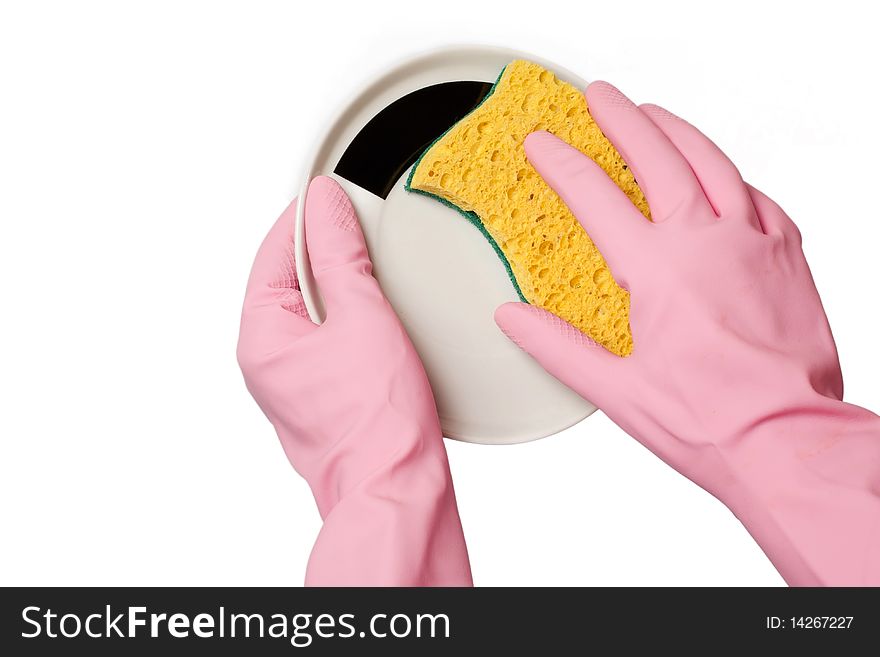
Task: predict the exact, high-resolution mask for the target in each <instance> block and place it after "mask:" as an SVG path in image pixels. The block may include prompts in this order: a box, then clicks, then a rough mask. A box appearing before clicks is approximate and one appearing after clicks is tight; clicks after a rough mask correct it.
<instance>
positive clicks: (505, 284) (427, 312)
mask: <svg viewBox="0 0 880 657" xmlns="http://www.w3.org/2000/svg"><path fill="white" fill-rule="evenodd" d="M515 59H528V60H530V61H533V62H536V63H539V64H541V65H542V66H544V67H546V68H548V69H550V70H552V71H553V72H554V73H556V75H557V76H559V77H560V78H561V79H563V80H566V81H568V82H571V83H572V84H574V85H576V86H578V87H579V88H584V87H586V82H584V80H582V79H580V78H578V77H577V76H575V75H573V74H572V73H570V72H568V71H566V70H565V69H563V68H561V67H560V66H557V65H555V64H552V63H549V62H545V61H542V60H541V59H540V58H537V57H534V56H533V55H529V54H526V53H522V52H517V51H514V50H507V49H502V48H492V47H483V46H469V47H459V48H451V49H446V50H442V51H436V52H432V53H428V54H425V55H422V56H419V57H415V58H413V59H410V60H408V61H406V62H404V63H402V64H401V65H399V66H398V67H396V68H394V69H392V70H390V71H389V72H388V73H386V74H385V75H383V76H381V77H380V78H379V79H377V80H375V81H374V82H372V83H371V84H370V85H368V86H367V87H366V88H365V89H364V90H363V91H362V92H361V93H360V94H358V95H356V96H354V99H353V100H352V101H351V103H350V104H349V105H348V106H347V107H345V108H344V109H343V111H342V112H341V113H340V114H339V115H338V117H337V118H336V119H335V120H334V121H333V122H332V123H331V124H330V127H329V129H328V130H327V131H326V132H325V133H324V136H323V137H322V138H321V139H320V140H319V143H318V145H317V147H316V149H315V151H314V153H313V155H312V157H311V158H310V160H309V161H308V165H307V169H306V171H307V173H306V176H305V180H304V181H303V186H302V190H301V192H300V196H299V198H300V203H299V204H298V206H297V216H296V263H297V274H298V276H299V280H300V285H301V286H302V291H303V296H304V298H305V303H306V306H307V308H308V310H309V314H310V315H311V317H312V319H313V320H315V321H317V322H320V321H321V320H322V319H323V316H324V313H323V304H322V302H321V298H320V294H319V291H318V289H317V287H316V285H315V281H314V278H313V277H312V274H311V269H310V267H309V262H308V252H307V249H306V245H305V240H304V234H305V231H304V218H303V212H304V210H303V209H304V208H305V205H306V204H305V197H306V194H307V189H308V183H309V181H310V180H311V179H312V178H313V177H314V176H317V175H332V176H333V177H334V178H335V179H336V180H337V181H339V183H340V184H341V185H342V187H343V188H344V189H345V191H346V192H348V194H349V196H351V200H352V203H353V204H354V207H355V209H356V210H357V213H358V217H359V218H360V222H361V226H362V227H363V231H364V235H365V237H366V241H367V247H368V248H369V251H370V256H371V258H372V260H373V271H374V274H375V276H376V278H377V279H378V280H379V283H380V284H381V286H382V289H383V290H384V292H385V295H386V296H387V297H388V300H389V301H390V302H391V305H392V306H394V309H395V310H396V311H397V314H398V315H399V316H400V319H401V321H402V322H403V324H404V326H405V327H406V330H407V332H408V333H409V336H410V338H411V339H412V341H413V344H414V345H415V347H416V350H417V351H418V353H419V355H420V356H421V358H422V361H423V362H424V364H425V370H426V371H427V373H428V378H429V379H430V382H431V386H432V387H433V390H434V396H435V398H436V401H437V408H438V411H439V414H440V423H441V425H442V427H443V433H444V435H446V436H448V437H449V438H455V439H458V440H463V441H467V442H473V443H487V444H508V443H519V442H525V441H528V440H534V439H537V438H543V437H545V436H549V435H551V434H554V433H557V432H558V431H561V430H563V429H565V428H567V427H570V426H571V425H573V424H575V423H577V422H579V421H580V420H582V419H583V418H585V417H587V416H588V415H590V414H591V413H592V412H593V411H595V410H596V409H595V406H593V405H592V404H590V403H589V402H586V401H584V400H583V399H582V398H581V397H579V396H578V395H576V394H575V393H574V392H572V391H571V390H569V389H568V388H566V387H565V386H563V385H562V384H561V383H559V382H558V381H557V380H556V379H554V378H553V377H551V376H550V375H549V374H547V373H546V372H545V371H544V370H543V369H542V368H541V367H540V366H539V365H538V364H537V363H536V362H535V361H533V360H532V359H531V358H530V357H529V356H528V355H526V354H525V353H523V352H522V351H521V350H520V349H519V348H518V347H516V346H515V345H514V344H513V343H511V342H510V341H509V340H508V339H507V338H506V337H505V336H504V335H503V334H502V333H501V331H500V330H499V329H498V327H497V326H496V325H495V322H494V320H493V313H494V311H495V308H497V307H498V306H499V305H500V304H502V303H504V302H506V301H517V300H518V298H517V295H516V292H515V291H514V289H513V285H512V284H511V282H510V280H509V279H508V277H507V274H506V272H505V269H504V266H503V265H502V263H501V261H500V260H499V259H498V256H497V255H496V254H495V253H494V251H493V250H492V247H491V246H490V245H489V243H488V242H487V241H486V239H485V238H484V237H483V236H482V235H481V234H480V232H479V231H478V230H477V229H476V228H474V226H472V225H471V224H470V223H469V222H468V221H466V220H465V219H464V218H463V217H462V216H461V215H459V214H458V213H457V212H455V211H454V210H452V209H450V208H447V207H446V206H444V205H442V204H441V203H439V202H437V201H436V200H433V199H430V198H427V197H425V196H422V195H419V194H412V193H408V192H406V191H405V190H404V189H403V183H404V181H405V180H406V176H407V174H408V173H409V168H410V167H406V169H405V170H403V171H402V173H401V175H400V177H399V179H398V180H397V182H396V183H395V184H394V187H393V188H392V189H391V191H390V193H389V194H388V196H387V198H386V199H384V200H383V199H382V198H381V197H380V196H377V195H376V194H374V193H372V192H369V191H367V190H366V189H364V188H362V187H360V186H358V185H356V184H354V183H352V182H350V181H348V180H346V179H345V178H343V177H341V176H339V175H336V174H334V173H333V172H334V169H335V168H336V167H337V164H338V163H339V161H340V158H341V157H342V155H343V153H345V151H346V149H347V148H348V146H349V145H350V144H351V143H352V141H353V140H354V139H355V137H356V136H357V135H358V133H359V132H360V131H361V129H362V128H364V126H366V125H367V123H368V122H369V121H370V120H371V119H372V118H373V117H374V116H376V115H377V114H378V113H379V112H381V111H382V110H383V109H385V108H386V107H387V106H388V105H390V104H391V103H392V102H394V101H396V100H398V99H400V98H403V97H404V96H407V95H408V94H410V93H411V92H414V91H416V90H419V89H423V88H425V87H429V86H432V85H436V84H439V83H444V82H452V81H460V80H473V81H480V82H489V83H491V82H494V81H495V79H496V78H497V77H498V74H499V73H500V72H501V69H502V68H504V66H506V65H507V64H508V63H510V62H511V61H513V60H515ZM410 120H411V121H418V120H419V117H418V116H412V117H411V119H410ZM446 127H449V126H446Z"/></svg>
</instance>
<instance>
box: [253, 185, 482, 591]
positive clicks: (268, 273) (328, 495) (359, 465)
mask: <svg viewBox="0 0 880 657" xmlns="http://www.w3.org/2000/svg"><path fill="white" fill-rule="evenodd" d="M295 206H296V202H295V201H294V203H292V204H291V205H290V207H289V208H287V210H286V211H285V212H284V214H282V215H281V218H280V219H279V220H278V222H277V223H276V224H275V226H274V227H273V228H272V230H271V232H270V233H269V235H268V237H266V240H265V241H264V242H263V245H262V246H261V247H260V251H259V253H258V254H257V258H256V261H255V262H254V267H253V271H252V272H251V277H250V281H249V283H248V289H247V294H246V297H245V302H244V310H243V312H242V318H241V335H240V338H239V343H238V361H239V364H240V365H241V369H242V372H243V373H244V378H245V382H246V383H247V387H248V389H249V390H250V392H251V394H252V395H253V396H254V399H256V401H257V403H258V404H259V405H260V408H262V409H263V412H264V413H265V414H266V416H267V417H268V418H269V421H270V422H271V423H272V424H273V425H274V427H275V430H276V432H277V433H278V437H279V438H280V439H281V445H282V446H283V447H284V451H285V452H286V454H287V457H288V459H290V462H291V464H293V466H294V468H295V469H296V470H297V472H299V473H300V474H301V475H302V476H303V477H304V478H305V479H306V481H308V483H309V485H310V486H311V488H312V492H313V493H314V495H315V500H316V501H317V503H318V509H319V511H320V513H321V517H322V518H323V519H324V526H323V528H322V529H321V533H320V535H319V536H318V539H317V542H316V543H315V547H314V549H313V550H312V555H311V558H310V559H309V565H308V569H307V572H306V584H307V585H330V586H333V585H354V586H360V585H381V586H470V585H471V584H472V582H471V573H470V566H469V564H468V557H467V549H466V547H465V542H464V536H463V534H462V530H461V523H460V521H459V517H458V510H457V508H456V504H455V493H454V492H453V488H452V479H451V478H450V475H449V465H448V463H447V460H446V450H445V448H444V446H443V436H442V434H441V432H440V422H439V420H438V418H437V410H436V408H435V405H434V398H433V395H432V394H431V388H430V386H429V385H428V380H427V378H426V376H425V371H424V369H423V368H422V364H421V361H420V360H419V358H418V356H417V355H416V352H415V349H413V346H412V344H411V343H410V341H409V337H407V335H406V332H405V331H404V329H403V327H402V326H401V324H400V322H399V321H398V319H397V316H396V315H395V314H394V311H393V310H392V309H391V306H390V305H389V304H388V302H387V301H386V300H385V297H384V296H383V294H382V291H381V290H380V289H379V284H378V283H377V282H376V279H375V278H373V276H372V275H371V271H372V265H371V263H370V259H369V256H368V255H367V249H366V246H365V245H364V238H363V235H362V233H361V229H360V225H359V224H358V220H357V217H356V216H355V213H354V209H353V208H352V205H351V202H350V201H349V199H348V197H347V196H346V194H345V192H344V191H343V190H342V188H341V187H340V186H339V185H338V184H337V183H336V182H335V181H333V180H332V179H330V178H324V177H319V178H315V179H314V180H313V181H312V183H311V185H310V187H309V194H308V198H307V202H306V212H305V217H306V235H307V240H308V248H309V259H310V261H311V265H312V269H313V271H314V273H315V278H316V280H317V282H318V285H319V287H320V288H321V292H322V294H323V296H324V300H325V303H326V307H327V319H326V321H325V322H324V323H323V324H322V325H321V326H316V325H315V324H313V323H312V322H311V321H310V320H309V319H308V316H307V313H306V310H305V305H304V303H303V299H302V294H301V293H300V291H299V284H298V282H297V278H296V267H295V266H294V259H293V237H292V236H293V225H294V215H295Z"/></svg>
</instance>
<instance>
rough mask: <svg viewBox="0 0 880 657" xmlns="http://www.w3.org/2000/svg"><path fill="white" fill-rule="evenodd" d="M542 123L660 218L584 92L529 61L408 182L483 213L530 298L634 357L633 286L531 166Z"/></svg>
mask: <svg viewBox="0 0 880 657" xmlns="http://www.w3.org/2000/svg"><path fill="white" fill-rule="evenodd" d="M536 130H547V131H549V132H551V133H553V134H554V135H556V136H557V137H559V138H561V139H563V140H565V141H566V142H568V143H569V144H571V145H572V146H574V147H575V148H577V149H578V150H580V151H581V152H583V153H585V154H586V155H588V156H589V157H590V158H592V159H593V160H595V161H596V162H597V163H598V164H599V166H601V167H602V169H604V170H605V172H606V173H607V174H608V175H609V176H610V177H611V179H612V180H614V181H615V182H616V183H617V185H618V186H619V187H620V188H621V189H622V190H623V191H624V192H625V193H626V195H627V196H628V197H629V198H630V200H631V201H632V202H633V203H634V204H635V205H636V207H638V208H639V210H641V212H642V214H644V215H645V217H646V218H647V219H650V211H649V209H648V203H647V201H646V200H645V197H644V195H643V194H642V191H641V190H640V189H639V187H638V185H637V184H636V181H635V178H634V177H633V175H632V172H631V171H630V170H629V169H628V167H627V165H626V163H625V162H624V161H623V158H622V157H621V156H620V154H619V153H618V152H617V151H616V150H615V149H614V146H612V145H611V142H610V141H608V139H607V138H606V137H605V135H603V134H602V131H601V130H600V129H599V126H598V125H596V122H595V121H594V120H593V117H592V116H590V112H589V110H588V109H587V102H586V99H585V98H584V94H583V92H582V91H580V90H578V89H576V88H575V87H574V86H572V85H570V84H568V83H566V82H563V81H561V80H559V79H558V78H557V77H556V76H555V75H554V74H553V73H551V72H550V71H548V70H546V69H545V68H543V67H541V66H539V65H537V64H534V63H532V62H527V61H522V60H520V61H515V62H512V63H511V64H509V65H508V66H507V67H506V68H505V69H504V71H503V72H502V74H501V77H500V78H499V79H498V82H497V83H496V85H495V88H494V90H493V92H492V94H491V95H490V96H489V97H488V98H487V99H486V100H485V101H484V102H483V103H482V104H481V105H480V106H479V107H477V108H476V109H475V110H474V111H473V112H471V113H470V114H469V115H468V116H466V117H465V118H464V119H462V120H461V121H459V122H458V123H457V124H456V125H455V126H453V127H452V128H451V129H450V130H449V131H447V132H446V133H445V134H444V135H443V136H442V137H440V139H438V140H437V141H436V142H435V143H434V144H432V145H431V146H430V147H429V148H428V150H427V151H425V153H424V154H423V155H422V157H421V158H420V159H419V161H418V162H417V163H416V165H415V167H414V168H413V171H412V172H411V174H410V178H409V180H408V182H407V188H408V189H411V190H415V191H420V192H423V193H426V194H430V195H432V196H437V197H439V198H440V199H442V200H444V201H446V202H447V203H451V204H453V205H454V206H455V207H456V208H458V209H460V210H461V211H462V212H463V213H468V215H469V216H470V218H472V220H474V219H476V220H478V221H479V222H480V223H481V224H482V228H483V230H484V231H485V232H487V233H488V235H489V236H490V237H491V238H492V239H493V240H494V242H495V245H496V246H497V248H498V249H500V251H501V253H500V254H499V255H501V256H502V257H503V259H506V261H507V263H506V264H507V266H508V268H509V270H510V272H511V275H512V276H513V277H514V278H515V280H514V284H515V285H517V287H518V289H519V292H520V293H521V295H522V296H523V298H525V300H526V301H528V302H529V303H532V304H534V305H537V306H541V307H542V308H545V309H547V310H549V311H551V312H553V313H555V314H556V315H559V316H560V317H562V318H563V319H565V320H566V321H568V322H570V323H571V324H573V325H574V326H576V327H577V328H578V329H580V330H581V331H583V332H584V333H585V334H587V335H588V336H590V337H591V338H592V339H593V340H595V341H596V342H598V343H599V344H601V345H603V346H604V347H606V348H607V349H608V350H610V351H612V352H613V353H616V354H618V355H620V356H627V355H629V354H630V353H631V352H632V334H631V333H630V328H629V293H627V291H626V290H624V289H623V288H621V287H620V286H618V285H617V283H616V282H615V281H614V278H613V277H612V275H611V272H610V271H609V269H608V266H607V264H606V263H605V260H604V258H602V254H600V253H599V250H598V249H597V248H596V246H595V245H594V244H593V242H592V240H590V238H589V236H588V235H587V233H586V232H585V231H584V229H583V227H582V226H581V225H580V224H579V223H578V221H577V219H576V218H575V217H574V215H572V213H571V211H570V210H569V209H568V207H567V206H566V205H565V203H563V202H562V200H561V199H560V198H559V197H558V196H557V195H556V193H555V192H554V191H553V190H552V189H550V187H549V186H548V185H547V184H546V183H545V182H544V181H543V179H542V178H541V176H540V175H539V174H538V173H537V172H536V171H535V170H534V169H533V168H532V166H531V165H530V164H529V162H528V160H527V158H526V153H525V148H524V146H523V143H524V141H525V138H526V136H528V134H529V133H531V132H535V131H536ZM471 213H472V214H471Z"/></svg>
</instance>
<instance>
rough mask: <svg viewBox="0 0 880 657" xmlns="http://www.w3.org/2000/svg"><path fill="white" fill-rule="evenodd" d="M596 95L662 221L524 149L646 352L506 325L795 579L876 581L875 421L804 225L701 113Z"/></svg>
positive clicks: (505, 311)
mask: <svg viewBox="0 0 880 657" xmlns="http://www.w3.org/2000/svg"><path fill="white" fill-rule="evenodd" d="M586 95H587V102H588V105H589V107H590V111H591V113H592V114H593V116H594V118H595V119H596V121H597V122H598V124H599V126H600V127H601V128H602V130H603V132H604V133H605V134H606V135H607V136H608V138H609V139H610V140H611V141H612V143H613V144H614V145H615V147H616V148H617V149H618V150H619V151H620V153H621V154H622V155H623V157H624V159H625V160H626V162H627V163H628V164H629V166H630V167H632V169H633V173H634V174H635V177H636V179H637V180H638V181H639V185H640V186H641V188H642V190H643V191H644V193H645V195H646V197H647V199H648V203H649V205H650V207H651V215H652V217H653V219H654V222H655V223H650V222H648V221H646V220H645V219H644V217H642V215H641V214H640V213H639V212H638V211H637V210H636V208H635V207H634V206H633V205H632V204H631V203H630V201H629V200H628V199H627V197H626V196H625V195H624V194H623V192H621V191H620V189H618V187H617V186H616V185H615V184H614V183H613V182H612V181H611V180H610V179H609V178H608V177H607V176H606V174H605V173H604V172H603V171H602V169H600V168H599V167H598V166H597V165H596V164H595V163H594V162H592V161H591V160H589V159H588V158H587V157H585V156H584V155H582V154H581V153H580V152H578V151H577V150H575V149H574V148H572V147H570V146H568V145H567V144H565V143H564V142H562V141H560V140H559V139H556V138H555V137H553V136H552V135H550V134H549V133H546V132H545V133H534V134H532V135H530V136H529V137H528V139H527V140H526V152H527V154H528V157H529V160H530V161H531V163H532V165H533V166H534V167H535V169H537V171H538V172H539V173H540V174H541V175H542V176H543V178H544V179H545V180H546V181H547V183H548V184H549V185H550V186H551V187H552V188H553V189H554V190H555V191H556V192H557V193H558V194H559V196H560V197H561V198H562V200H563V201H565V203H566V204H567V205H568V207H569V208H570V209H571V210H572V212H573V213H574V215H575V216H576V217H577V218H578V219H579V220H580V222H581V223H582V225H583V226H584V228H585V229H586V231H587V232H588V233H589V235H590V236H591V237H592V238H593V240H594V241H595V242H596V244H597V246H598V247H599V249H600V251H601V252H602V253H603V255H604V256H605V258H606V260H607V262H608V264H609V267H610V268H611V271H612V273H613V275H614V277H615V279H616V280H617V281H618V282H619V283H620V284H621V285H622V286H623V287H624V288H626V289H628V290H629V291H630V294H631V317H630V322H631V328H632V333H633V340H634V351H633V353H632V355H631V356H629V357H628V358H619V357H617V356H615V355H613V354H611V353H609V352H608V351H606V350H605V349H603V348H602V347H600V346H598V345H597V344H596V343H594V342H592V341H591V340H590V339H589V338H587V337H586V336H585V335H584V334H582V333H581V332H579V331H578V330H576V329H575V328H573V327H572V326H571V325H569V324H567V323H566V322H564V321H563V320H561V319H559V318H558V317H556V316H554V315H551V314H550V313H548V312H546V311H544V310H541V309H539V308H536V307H533V306H529V305H526V304H520V303H512V304H506V305H504V306H501V307H500V308H499V309H498V310H497V313H496V321H497V323H498V325H499V326H500V327H501V328H502V330H503V331H504V332H505V333H506V334H507V335H508V336H509V337H510V338H511V339H513V340H514V341H515V342H516V343H517V344H518V345H519V346H520V347H522V348H523V349H525V350H526V351H527V352H528V353H530V354H531V355H532V356H533V357H534V358H535V359H537V360H538V361H539V362H540V363H541V364H542V365H543V366H544V367H545V368H546V369H547V370H548V371H549V372H550V373H551V374H553V375H554V376H555V377H556V378H558V379H559V380H561V381H562V382H564V383H565V384H567V385H568V386H570V387H571V388H573V389H574V390H575V391H577V392H578V393H580V394H581V395H582V396H583V397H585V398H587V399H589V400H590V401H592V402H594V403H595V404H596V405H597V406H598V407H599V408H601V409H602V410H603V411H604V412H605V413H606V414H607V415H608V416H609V417H610V418H611V419H612V420H613V421H614V422H616V423H617V424H618V425H619V426H620V427H621V428H622V429H624V430H625V431H626V432H627V433H629V434H630V435H632V436H633V437H635V438H636V439H637V440H639V441H640V442H641V443H642V444H643V445H644V446H645V447H647V448H648V449H650V450H651V451H652V452H654V453H655V454H656V455H658V456H659V457H660V458H661V459H663V460H664V461H666V462H667V463H668V464H669V465H671V466H672V467H674V468H675V469H676V470H678V471H679V472H681V473H682V474H684V475H685V476H687V477H689V478H690V479H691V480H693V481H694V482H696V483H697V484H699V485H700V486H702V487H704V488H705V489H706V490H708V491H709V492H711V493H712V494H714V495H715V496H716V497H718V498H719V499H720V500H721V501H723V502H724V503H725V504H727V505H728V507H729V508H730V509H731V510H732V511H733V512H734V513H735V514H736V515H737V517H738V518H739V519H740V520H741V521H742V522H743V524H744V525H745V526H746V528H747V529H748V531H749V532H751V534H752V536H753V537H754V538H755V539H756V540H757V541H758V543H759V544H760V545H761V547H762V548H763V550H764V551H765V552H766V554H767V555H768V556H769V558H770V559H771V560H772V562H773V563H774V565H775V566H776V568H777V569H778V570H779V571H780V573H781V574H782V576H783V577H784V578H785V579H786V580H787V581H788V582H789V583H790V584H793V585H818V584H835V585H859V584H874V585H877V584H880V418H878V417H877V416H876V415H874V414H873V413H870V412H868V411H866V410H864V409H861V408H858V407H856V406H852V405H849V404H846V403H843V402H842V401H841V399H842V396H843V383H842V378H841V373H840V367H839V365H838V357H837V351H836V348H835V345H834V341H833V339H832V337H831V331H830V329H829V326H828V322H827V320H826V318H825V313H824V311H823V309H822V304H821V302H820V300H819V295H818V293H817V292H816V288H815V286H814V283H813V279H812V276H811V274H810V270H809V268H808V267H807V262H806V260H805V258H804V254H803V251H802V250H801V238H800V235H799V233H798V230H797V228H796V227H795V225H794V224H793V223H792V221H791V220H790V219H789V218H788V217H787V216H786V215H785V213H784V212H783V211H782V210H781V209H780V208H779V207H778V206H777V205H776V204H775V203H774V202H773V201H771V200H770V199H769V198H767V197H766V196H764V195H763V194H762V193H761V192H759V191H757V190H756V189H754V188H751V187H750V186H748V185H746V184H745V183H744V182H743V180H742V178H741V177H740V174H739V172H738V171H737V169H736V168H735V167H734V165H733V164H732V163H731V162H730V160H728V159H727V157H725V155H724V154H723V153H722V152H721V151H720V150H719V149H718V147H717V146H716V145H715V144H713V143H712V142H711V141H710V140H709V139H707V138H706V137H705V136H704V135H702V134H701V133H700V132H699V131H698V130H697V129H696V128H694V127H693V126H691V125H690V124H688V123H686V122H685V121H683V120H681V119H679V118H677V117H675V116H673V115H672V114H670V113H668V112H666V111H665V110H663V109H661V108H659V107H657V106H653V105H643V106H641V107H636V106H635V105H634V104H633V103H632V102H631V101H630V100H629V99H628V98H626V97H625V96H624V95H623V94H621V93H620V92H619V91H618V90H617V89H615V88H614V87H612V86H611V85H609V84H607V83H602V82H597V83H594V84H592V85H590V87H589V88H588V89H587V92H586Z"/></svg>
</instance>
